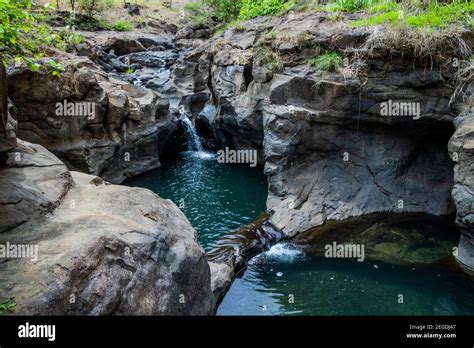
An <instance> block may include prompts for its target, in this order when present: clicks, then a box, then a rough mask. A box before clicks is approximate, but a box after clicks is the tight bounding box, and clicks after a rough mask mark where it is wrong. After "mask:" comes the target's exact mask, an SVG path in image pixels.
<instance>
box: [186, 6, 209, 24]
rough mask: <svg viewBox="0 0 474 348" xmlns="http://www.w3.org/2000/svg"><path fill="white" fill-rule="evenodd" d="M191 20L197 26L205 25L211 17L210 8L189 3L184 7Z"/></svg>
mask: <svg viewBox="0 0 474 348" xmlns="http://www.w3.org/2000/svg"><path fill="white" fill-rule="evenodd" d="M184 8H185V10H186V12H187V14H188V16H189V17H190V20H191V21H192V22H193V23H195V24H204V23H206V22H207V21H208V17H209V16H210V15H211V13H210V10H209V8H208V7H206V6H203V5H202V4H200V3H198V2H189V3H187V4H186V5H185V6H184Z"/></svg>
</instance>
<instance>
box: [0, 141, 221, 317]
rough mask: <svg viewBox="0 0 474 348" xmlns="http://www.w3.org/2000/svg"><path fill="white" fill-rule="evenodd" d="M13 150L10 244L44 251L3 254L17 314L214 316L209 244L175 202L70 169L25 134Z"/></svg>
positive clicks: (6, 186) (6, 175)
mask: <svg viewBox="0 0 474 348" xmlns="http://www.w3.org/2000/svg"><path fill="white" fill-rule="evenodd" d="M8 156H9V158H8V162H7V164H6V166H4V167H3V168H1V169H0V184H1V187H2V190H1V192H0V217H1V219H2V221H4V223H2V230H1V231H0V245H2V246H6V245H9V246H10V247H9V250H11V246H12V245H28V246H31V249H30V250H31V251H33V250H34V247H37V255H36V256H37V257H35V255H34V254H33V253H32V254H28V255H26V256H31V257H30V258H28V257H25V258H15V257H10V258H7V259H5V258H1V259H0V268H1V270H2V271H1V274H2V281H1V282H0V299H1V300H2V301H3V300H5V299H11V298H14V302H15V303H16V305H17V306H16V308H15V311H14V313H15V314H27V315H66V314H69V315H79V314H80V315H208V314H211V313H212V311H213V302H214V297H213V295H212V292H211V287H210V273H209V265H208V263H207V260H206V256H205V254H204V250H203V249H202V247H201V246H200V245H199V244H198V242H197V239H196V232H195V231H194V229H193V228H192V227H191V225H190V224H189V222H188V221H187V219H186V218H185V216H184V215H183V213H182V212H181V211H180V210H179V209H178V208H177V207H176V206H175V205H174V204H173V203H172V202H171V201H169V200H163V199H161V198H159V197H158V196H157V195H155V194H154V193H152V192H150V191H148V190H145V189H139V188H129V187H124V186H116V185H111V184H108V183H106V182H104V181H103V180H102V179H101V178H99V177H96V176H91V175H86V174H81V173H77V172H70V171H69V170H68V169H67V167H66V166H65V165H64V164H63V163H62V162H61V161H60V160H59V159H58V158H57V157H55V156H54V155H53V154H51V153H50V152H48V151H47V150H46V149H44V148H43V147H42V146H40V145H33V144H29V143H27V142H23V141H20V140H19V141H18V147H17V148H16V149H13V150H11V151H9V152H8ZM5 221H6V223H5ZM7 243H9V244H7ZM24 256H25V255H24Z"/></svg>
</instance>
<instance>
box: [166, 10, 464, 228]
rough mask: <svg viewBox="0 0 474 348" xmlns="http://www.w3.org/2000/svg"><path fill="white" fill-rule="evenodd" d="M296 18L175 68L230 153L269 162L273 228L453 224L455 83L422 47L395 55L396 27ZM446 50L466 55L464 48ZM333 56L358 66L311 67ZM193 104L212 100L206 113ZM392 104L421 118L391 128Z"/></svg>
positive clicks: (201, 51)
mask: <svg viewBox="0 0 474 348" xmlns="http://www.w3.org/2000/svg"><path fill="white" fill-rule="evenodd" d="M291 16H292V17H288V16H284V17H280V18H272V19H269V18H258V19H255V20H251V21H247V22H245V24H244V25H239V26H238V27H236V28H233V29H230V30H228V31H226V32H225V33H223V34H222V35H220V36H217V37H213V38H211V39H210V40H209V41H208V42H205V43H204V44H202V45H201V46H199V47H197V48H194V49H192V50H191V51H190V52H189V54H188V55H187V56H186V57H185V58H183V59H181V60H180V61H178V62H177V64H176V66H175V71H177V70H179V71H187V72H188V73H187V74H186V76H190V77H187V78H186V82H187V85H188V86H190V88H189V89H188V92H186V90H185V89H181V91H182V92H183V98H182V103H183V104H186V105H187V107H188V109H189V110H191V111H193V110H194V111H193V114H194V115H195V117H196V119H197V122H201V123H202V124H204V125H206V126H207V127H208V128H209V130H210V132H211V133H212V134H213V137H214V138H215V139H217V140H218V141H219V143H220V145H221V146H229V147H233V148H236V149H255V150H257V151H258V152H259V154H260V156H259V159H260V163H261V164H265V173H266V174H267V175H268V177H269V197H268V201H267V207H268V208H269V209H270V210H272V211H273V217H272V222H273V223H275V225H276V226H277V227H278V228H281V229H282V230H283V232H284V233H285V234H286V235H288V236H294V235H295V234H297V233H301V232H304V231H308V230H310V229H312V228H314V227H316V226H319V225H322V224H324V223H325V222H326V221H330V220H342V219H346V218H349V217H357V216H361V215H364V214H369V213H375V212H396V213H423V212H424V213H429V214H434V215H449V214H452V213H453V212H454V211H455V206H454V203H453V200H452V198H451V190H452V187H453V163H452V161H451V159H450V158H449V156H448V151H447V146H446V144H447V142H448V140H449V138H450V137H451V135H452V133H453V131H454V128H453V126H452V122H453V119H454V118H455V116H456V114H455V113H454V112H453V109H452V108H451V107H450V106H449V101H450V97H451V94H452V93H453V89H452V87H450V86H449V85H448V84H446V80H447V79H449V78H450V77H451V76H450V72H446V71H441V70H440V68H439V66H438V65H437V64H433V65H432V66H429V68H427V61H425V60H424V59H423V58H415V57H414V56H413V52H415V51H416V47H412V48H410V46H409V45H407V47H408V48H407V52H406V54H403V55H402V52H399V51H397V49H396V48H393V47H392V49H386V50H384V44H386V45H388V44H389V43H393V42H392V41H393V40H395V39H394V37H395V36H396V35H397V34H394V33H392V32H390V30H389V29H387V28H385V27H375V28H374V27H372V28H364V27H362V28H349V27H347V25H346V24H344V23H343V22H334V21H329V20H328V19H327V15H325V14H308V13H303V14H292V15H291ZM348 16H352V17H354V16H356V15H348ZM243 27H244V29H243ZM403 35H404V34H402V35H400V36H401V38H400V37H398V38H397V39H399V40H400V39H401V40H405V39H404V36H403ZM456 35H457V36H456ZM188 36H189V35H188ZM452 36H453V38H452V39H453V40H458V41H459V42H460V43H462V42H464V41H463V40H468V41H469V37H472V35H471V36H469V33H467V34H466V33H460V34H459V33H458V34H453V35H452ZM384 37H385V38H386V40H385V41H387V42H385V41H384V40H383V38H384ZM381 38H382V39H381ZM390 40H391V41H390ZM374 42H376V43H377V44H374ZM360 47H365V51H364V50H362V49H359V48H360ZM367 47H370V49H368V48H367ZM459 47H462V45H461V44H460V46H459ZM446 49H447V50H449V49H451V50H454V51H453V56H455V55H456V54H458V55H459V54H460V52H459V51H456V50H457V49H458V48H457V47H456V45H451V46H450V48H446ZM322 50H323V51H322ZM410 50H411V51H410ZM324 51H327V52H339V54H340V55H341V56H342V57H344V56H345V57H346V58H347V61H342V59H341V62H340V63H339V64H340V66H339V68H338V69H336V70H337V71H332V72H331V71H329V72H327V71H322V70H318V69H315V68H313V67H311V66H309V64H308V63H307V61H308V59H309V58H312V57H314V56H317V55H318V54H321V53H322V52H324ZM366 51H367V52H366ZM364 54H365V55H364ZM443 74H445V76H443ZM175 83H176V80H175ZM191 87H192V88H191ZM186 93H188V94H186ZM191 94H192V95H194V96H196V95H200V96H203V99H205V97H206V96H209V99H207V101H206V100H202V99H201V100H199V103H196V102H195V100H196V99H192V98H191ZM389 101H395V102H407V103H410V102H414V103H415V104H418V105H419V106H420V114H419V115H412V116H409V115H407V116H399V117H397V116H382V115H381V109H382V107H383V103H387V102H389ZM203 104H204V105H203Z"/></svg>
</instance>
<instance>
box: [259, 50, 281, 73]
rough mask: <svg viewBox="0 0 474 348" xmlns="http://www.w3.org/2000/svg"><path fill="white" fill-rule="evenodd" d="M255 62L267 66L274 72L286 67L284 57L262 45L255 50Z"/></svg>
mask: <svg viewBox="0 0 474 348" xmlns="http://www.w3.org/2000/svg"><path fill="white" fill-rule="evenodd" d="M254 63H255V65H256V66H260V67H265V68H267V69H268V70H270V71H272V72H280V71H282V70H283V68H284V67H285V62H284V61H283V60H282V58H281V57H280V56H279V55H278V54H277V53H276V52H274V51H273V50H272V49H271V48H269V47H265V46H264V47H260V48H259V49H258V50H257V51H256V52H255V57H254Z"/></svg>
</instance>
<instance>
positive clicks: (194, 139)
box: [179, 111, 204, 152]
mask: <svg viewBox="0 0 474 348" xmlns="http://www.w3.org/2000/svg"><path fill="white" fill-rule="evenodd" d="M179 120H180V121H181V122H182V124H183V127H184V131H185V136H186V142H187V145H188V150H189V151H197V152H203V151H204V149H203V147H202V144H201V140H200V139H199V135H198V134H197V132H196V128H195V127H194V124H193V123H192V122H191V120H190V119H189V116H188V114H187V113H186V112H185V111H183V112H181V114H180V116H179Z"/></svg>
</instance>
